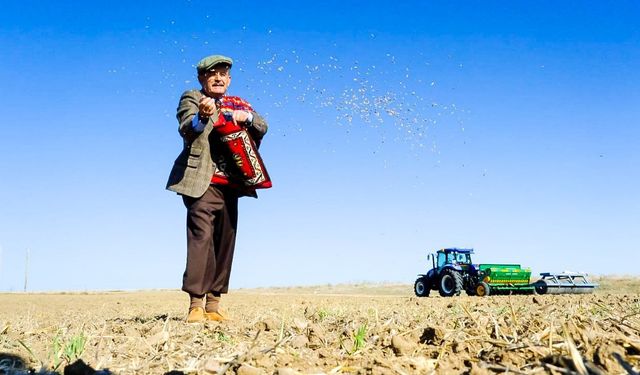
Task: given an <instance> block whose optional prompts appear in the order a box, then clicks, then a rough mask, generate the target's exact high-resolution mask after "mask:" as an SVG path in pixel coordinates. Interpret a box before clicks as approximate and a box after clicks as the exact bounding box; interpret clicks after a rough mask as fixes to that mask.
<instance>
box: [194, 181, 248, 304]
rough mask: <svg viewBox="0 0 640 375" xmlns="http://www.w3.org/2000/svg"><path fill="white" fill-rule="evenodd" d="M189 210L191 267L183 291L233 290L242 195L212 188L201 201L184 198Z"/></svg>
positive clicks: (219, 291)
mask: <svg viewBox="0 0 640 375" xmlns="http://www.w3.org/2000/svg"><path fill="white" fill-rule="evenodd" d="M182 200H183V202H184V205H185V207H186V208H187V267H186V269H185V271H184V276H183V278H182V290H184V291H185V292H187V293H189V294H194V295H203V294H206V293H208V292H214V293H216V292H217V293H226V292H227V290H228V289H229V277H230V275H231V263H232V262H233V250H234V248H235V244H236V228H237V226H238V194H237V193H236V192H235V191H234V190H232V189H228V188H225V187H223V186H214V185H210V186H209V187H208V188H207V191H205V193H204V195H203V196H202V197H200V198H192V197H187V196H182Z"/></svg>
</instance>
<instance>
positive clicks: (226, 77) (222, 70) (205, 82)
mask: <svg viewBox="0 0 640 375" xmlns="http://www.w3.org/2000/svg"><path fill="white" fill-rule="evenodd" d="M198 81H200V84H201V85H202V89H203V90H204V92H205V94H207V96H210V97H212V98H221V97H222V96H223V95H224V94H225V93H226V92H227V88H229V84H230V83H231V74H230V69H229V66H227V65H216V66H214V67H213V69H211V70H208V71H206V72H204V73H202V74H199V75H198Z"/></svg>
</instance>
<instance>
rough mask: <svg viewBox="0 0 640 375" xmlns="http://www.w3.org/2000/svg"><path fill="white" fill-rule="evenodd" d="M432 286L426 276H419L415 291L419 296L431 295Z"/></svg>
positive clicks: (414, 287)
mask: <svg viewBox="0 0 640 375" xmlns="http://www.w3.org/2000/svg"><path fill="white" fill-rule="evenodd" d="M430 289H431V288H430V287H429V284H428V283H427V281H426V280H425V279H424V278H422V277H421V278H419V279H417V280H416V283H415V284H413V291H414V292H415V293H416V296H418V297H429V292H430Z"/></svg>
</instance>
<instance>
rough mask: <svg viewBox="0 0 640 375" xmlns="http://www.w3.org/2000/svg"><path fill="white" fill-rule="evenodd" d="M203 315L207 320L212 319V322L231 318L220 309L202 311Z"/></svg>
mask: <svg viewBox="0 0 640 375" xmlns="http://www.w3.org/2000/svg"><path fill="white" fill-rule="evenodd" d="M204 316H205V318H206V319H207V320H209V321H214V322H224V321H227V320H231V319H229V317H228V316H227V315H226V314H223V313H222V312H221V311H220V310H218V311H212V312H206V313H204Z"/></svg>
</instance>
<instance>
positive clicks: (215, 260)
mask: <svg viewBox="0 0 640 375" xmlns="http://www.w3.org/2000/svg"><path fill="white" fill-rule="evenodd" d="M232 65H233V60H231V58H229V57H226V56H221V55H214V56H209V57H205V58H204V59H202V60H201V61H200V62H199V63H198V65H197V70H198V81H199V82H200V85H201V86H202V88H201V89H200V90H190V91H187V92H185V93H184V94H182V97H181V98H180V103H179V105H178V112H177V118H178V123H179V126H178V131H179V133H180V135H181V136H182V139H183V141H184V142H183V145H184V147H183V150H182V152H181V153H180V155H179V156H178V158H177V159H176V161H175V163H174V165H173V169H172V170H171V174H170V176H169V181H168V182H167V189H168V190H171V191H174V192H176V193H178V194H180V195H181V196H182V199H183V202H184V205H185V207H186V208H187V265H186V270H185V272H184V276H183V280H182V290H184V291H185V292H187V293H189V296H190V299H191V301H190V306H189V313H188V316H187V322H190V323H193V322H204V321H207V320H213V321H223V320H225V319H226V317H225V315H223V313H222V312H221V310H220V296H221V294H224V293H226V292H227V290H228V287H229V276H230V273H231V264H232V261H233V251H234V247H235V240H236V227H237V222H238V198H239V197H240V196H243V195H250V196H254V197H256V196H257V195H256V194H255V190H251V189H246V188H244V187H242V186H239V185H238V184H234V183H233V180H232V178H230V177H229V175H228V173H227V171H226V170H227V169H228V166H229V165H230V164H232V163H233V161H232V160H228V159H229V155H228V153H226V152H225V149H224V144H222V142H221V140H220V137H218V136H217V135H216V132H215V130H214V125H215V124H216V121H218V118H219V107H220V105H221V104H220V103H221V102H223V101H224V99H225V95H226V93H227V89H228V88H229V84H230V83H231V73H230V72H231V66H232ZM247 104H248V103H247ZM247 108H251V107H250V106H248V107H247ZM225 113H226V115H227V116H228V117H229V120H230V121H231V120H232V121H233V123H235V124H237V125H239V126H240V127H242V128H244V129H246V131H247V133H248V134H249V136H250V137H251V138H252V139H253V142H255V144H260V141H261V139H262V137H263V136H264V135H265V133H266V132H267V124H266V122H265V120H264V119H263V118H262V117H261V116H260V115H259V114H258V113H256V112H254V111H253V110H252V109H244V110H243V109H237V110H231V111H227V112H225Z"/></svg>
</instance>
